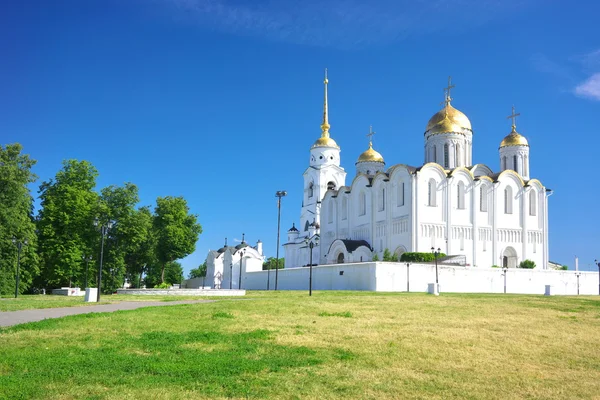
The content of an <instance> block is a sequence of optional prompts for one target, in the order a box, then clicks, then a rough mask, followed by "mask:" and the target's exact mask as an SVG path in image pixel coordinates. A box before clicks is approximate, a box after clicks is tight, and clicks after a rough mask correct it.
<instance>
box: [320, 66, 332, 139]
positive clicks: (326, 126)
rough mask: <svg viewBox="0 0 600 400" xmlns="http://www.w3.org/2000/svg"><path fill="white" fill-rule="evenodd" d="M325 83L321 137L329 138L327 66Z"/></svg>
mask: <svg viewBox="0 0 600 400" xmlns="http://www.w3.org/2000/svg"><path fill="white" fill-rule="evenodd" d="M323 83H324V84H325V100H324V102H323V123H322V124H321V130H322V131H323V133H321V137H323V138H328V137H329V128H330V127H331V126H330V125H329V106H328V104H327V85H328V84H329V79H327V68H325V80H324V81H323Z"/></svg>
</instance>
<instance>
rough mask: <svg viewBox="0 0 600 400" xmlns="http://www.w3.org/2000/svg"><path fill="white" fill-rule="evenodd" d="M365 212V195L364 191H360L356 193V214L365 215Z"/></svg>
mask: <svg viewBox="0 0 600 400" xmlns="http://www.w3.org/2000/svg"><path fill="white" fill-rule="evenodd" d="M366 213H367V196H366V195H365V192H360V194H359V195H358V215H365V214H366Z"/></svg>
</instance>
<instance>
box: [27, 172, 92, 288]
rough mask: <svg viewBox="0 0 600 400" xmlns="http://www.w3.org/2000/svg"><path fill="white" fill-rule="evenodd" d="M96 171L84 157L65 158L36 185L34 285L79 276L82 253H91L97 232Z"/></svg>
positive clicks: (58, 283)
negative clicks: (36, 274) (36, 271)
mask: <svg viewBox="0 0 600 400" xmlns="http://www.w3.org/2000/svg"><path fill="white" fill-rule="evenodd" d="M97 176H98V172H97V171H96V168H94V166H93V165H92V164H90V163H89V162H87V161H78V160H67V161H64V162H63V167H62V169H61V170H60V171H58V173H57V174H56V177H55V178H54V179H53V180H50V181H47V182H43V183H42V185H41V186H40V191H39V192H40V199H41V209H40V211H39V214H38V224H37V229H38V238H39V253H40V258H41V276H40V277H39V281H38V285H40V286H41V287H45V286H46V285H48V286H50V287H58V286H66V285H68V284H69V282H70V281H72V280H73V279H74V278H75V279H76V278H77V277H81V275H82V274H81V272H82V270H83V268H84V262H83V261H82V256H83V255H90V254H95V253H96V250H97V247H96V245H97V241H98V233H97V232H96V231H95V230H94V227H93V220H94V217H95V216H96V214H97V209H98V194H97V193H95V192H94V191H93V189H94V187H95V186H96V178H97Z"/></svg>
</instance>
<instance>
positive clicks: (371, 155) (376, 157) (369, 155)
mask: <svg viewBox="0 0 600 400" xmlns="http://www.w3.org/2000/svg"><path fill="white" fill-rule="evenodd" d="M356 162H357V163H360V162H380V163H385V161H383V157H382V156H381V154H379V153H378V152H376V151H375V150H373V144H372V143H369V148H368V149H367V151H365V152H363V153H362V154H361V155H360V156H359V157H358V161H356Z"/></svg>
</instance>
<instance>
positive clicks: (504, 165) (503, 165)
mask: <svg viewBox="0 0 600 400" xmlns="http://www.w3.org/2000/svg"><path fill="white" fill-rule="evenodd" d="M506 167H507V165H506V156H504V157H502V171H504V170H505V169H507V168H506Z"/></svg>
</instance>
